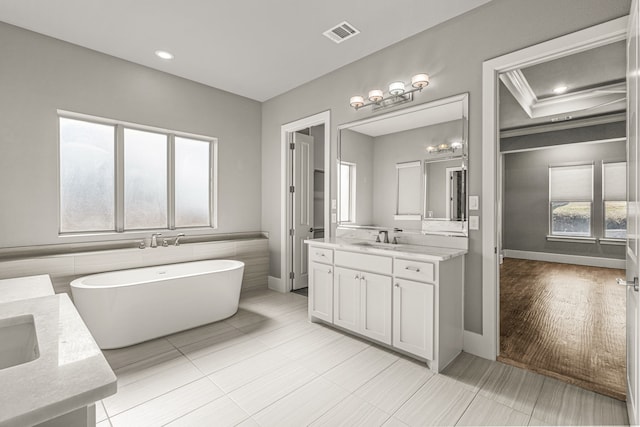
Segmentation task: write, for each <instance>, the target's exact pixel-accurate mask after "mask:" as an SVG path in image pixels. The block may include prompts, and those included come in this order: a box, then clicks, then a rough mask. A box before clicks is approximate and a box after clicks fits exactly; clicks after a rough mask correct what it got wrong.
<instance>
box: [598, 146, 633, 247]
mask: <svg viewBox="0 0 640 427" xmlns="http://www.w3.org/2000/svg"><path fill="white" fill-rule="evenodd" d="M611 163H623V164H624V165H625V171H626V170H627V168H628V167H629V165H628V162H627V160H626V159H625V160H603V161H602V165H601V172H600V173H601V176H602V180H601V181H602V182H601V184H602V197H601V199H602V200H601V208H602V237H601V238H600V240H606V241H610V242H626V241H627V237H626V234H627V230H626V229H625V237H623V238H621V237H607V217H606V213H607V211H606V207H605V204H606V202H624V203H625V207H626V209H627V211H628V209H629V206H628V201H627V199H628V192H629V189H628V188H627V187H628V182H627V179H626V177H625V189H624V192H625V197H624V199H623V200H609V199H607V198H605V185H606V181H605V179H606V174H605V172H604V171H605V165H607V164H611ZM625 175H626V172H625Z"/></svg>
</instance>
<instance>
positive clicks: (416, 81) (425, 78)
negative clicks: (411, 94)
mask: <svg viewBox="0 0 640 427" xmlns="http://www.w3.org/2000/svg"><path fill="white" fill-rule="evenodd" d="M411 86H413V87H415V88H418V89H422V88H423V87H427V86H429V75H428V74H416V75H415V76H413V77H411Z"/></svg>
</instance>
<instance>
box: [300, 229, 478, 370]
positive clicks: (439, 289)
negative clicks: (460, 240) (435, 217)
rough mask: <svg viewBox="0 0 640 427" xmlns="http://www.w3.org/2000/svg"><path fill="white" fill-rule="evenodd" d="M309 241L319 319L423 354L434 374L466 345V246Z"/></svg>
mask: <svg viewBox="0 0 640 427" xmlns="http://www.w3.org/2000/svg"><path fill="white" fill-rule="evenodd" d="M307 243H308V244H309V253H310V260H309V272H310V273H311V275H310V282H309V317H310V319H311V320H312V321H323V322H325V323H330V324H333V325H335V326H336V327H338V328H340V329H342V330H345V331H350V332H353V333H355V334H357V335H359V336H361V337H364V338H368V339H370V340H373V341H376V342H378V343H381V344H383V345H385V346H388V347H390V348H393V349H395V350H397V351H400V352H402V353H405V354H408V355H411V356H413V357H415V358H418V359H420V360H424V361H426V362H427V363H428V365H429V367H430V368H431V369H432V370H433V371H435V372H440V371H441V370H442V369H444V368H445V367H446V366H447V365H448V364H449V363H450V362H451V361H452V360H453V359H454V358H455V357H456V356H457V355H458V354H459V353H460V352H461V351H462V334H463V322H462V320H463V319H462V287H463V277H464V263H463V260H464V257H463V256H461V255H463V254H464V253H465V252H466V251H464V250H452V249H443V248H432V249H431V251H430V252H428V251H429V250H428V249H425V252H427V253H428V254H429V255H424V254H421V253H420V249H416V248H415V247H414V248H412V249H407V252H402V251H401V250H399V249H400V248H393V250H391V249H389V250H385V249H377V250H370V249H361V248H359V247H358V246H357V245H346V244H329V243H325V242H323V243H317V242H315V241H307ZM323 251H324V252H323ZM327 251H329V252H327ZM437 254H440V255H437ZM321 261H323V262H321ZM331 272H332V273H331Z"/></svg>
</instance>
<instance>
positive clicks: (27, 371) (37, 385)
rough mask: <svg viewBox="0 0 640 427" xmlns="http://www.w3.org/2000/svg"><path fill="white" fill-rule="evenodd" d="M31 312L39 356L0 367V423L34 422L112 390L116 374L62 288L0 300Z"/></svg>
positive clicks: (4, 311)
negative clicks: (56, 291)
mask: <svg viewBox="0 0 640 427" xmlns="http://www.w3.org/2000/svg"><path fill="white" fill-rule="evenodd" d="M29 314H30V315H33V317H34V324H35V329H36V335H37V340H38V348H39V351H40V356H39V357H38V358H37V359H35V360H33V361H31V362H27V363H23V364H21V365H16V366H12V367H9V368H5V369H0V384H1V388H0V389H1V394H0V426H9V425H12V426H13V425H33V424H37V423H40V422H43V421H45V420H48V419H51V418H54V417H57V416H60V415H63V414H65V413H68V412H71V411H73V410H76V409H78V408H81V407H84V406H87V405H91V404H93V403H94V402H96V401H98V400H101V399H103V398H105V397H107V396H109V395H111V394H114V393H115V392H116V376H115V374H114V373H113V371H112V370H111V368H110V367H109V365H108V364H107V361H106V360H105V358H104V356H103V355H102V352H101V351H100V349H99V348H98V346H97V345H96V342H95V341H94V339H93V337H92V336H91V334H90V333H89V330H88V329H87V327H86V326H85V324H84V322H83V321H82V319H81V318H80V315H79V314H78V312H77V311H76V309H75V307H74V306H73V303H72V302H71V300H70V299H69V297H68V296H67V295H66V294H60V295H48V296H43V297H39V298H30V299H22V300H16V301H12V302H5V303H2V304H0V319H5V318H10V317H16V316H21V315H29Z"/></svg>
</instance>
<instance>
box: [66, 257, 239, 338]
mask: <svg viewBox="0 0 640 427" xmlns="http://www.w3.org/2000/svg"><path fill="white" fill-rule="evenodd" d="M243 273H244V263H243V262H241V261H233V260H209V261H195V262H185V263H181V264H170V265H164V266H156V267H144V268H136V269H131V270H121V271H113V272H109V273H100V274H92V275H90V276H85V277H81V278H79V279H76V280H74V281H73V282H71V293H72V294H73V300H74V302H75V305H76V308H77V309H78V311H79V312H80V315H81V316H82V319H83V320H84V322H85V323H86V324H87V327H88V328H89V330H90V331H91V333H92V334H93V337H94V338H95V340H96V342H97V343H98V346H100V348H102V349H112V348H120V347H126V346H129V345H132V344H137V343H140V342H143V341H147V340H150V339H153V338H157V337H161V336H164V335H168V334H171V333H174V332H178V331H182V330H185V329H189V328H193V327H196V326H200V325H204V324H207V323H211V322H215V321H218V320H222V319H225V318H227V317H230V316H232V315H233V314H235V313H236V311H238V303H239V301H240V288H241V285H242V274H243Z"/></svg>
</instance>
